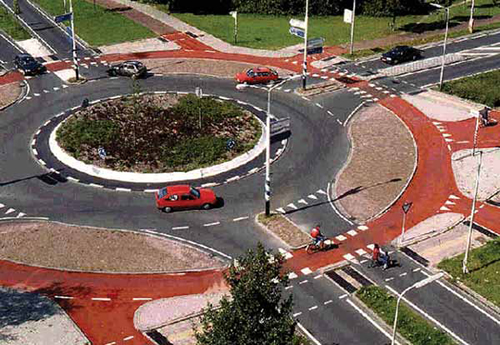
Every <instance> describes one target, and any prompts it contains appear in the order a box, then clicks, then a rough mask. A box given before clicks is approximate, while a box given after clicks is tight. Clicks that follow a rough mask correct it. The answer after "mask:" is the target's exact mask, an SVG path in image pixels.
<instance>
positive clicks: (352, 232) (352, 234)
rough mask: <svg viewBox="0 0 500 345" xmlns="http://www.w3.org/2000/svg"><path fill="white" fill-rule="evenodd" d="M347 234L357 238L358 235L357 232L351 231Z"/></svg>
mask: <svg viewBox="0 0 500 345" xmlns="http://www.w3.org/2000/svg"><path fill="white" fill-rule="evenodd" d="M347 233H348V234H349V235H351V236H356V235H357V234H358V233H357V232H356V230H349V231H348V232H347Z"/></svg>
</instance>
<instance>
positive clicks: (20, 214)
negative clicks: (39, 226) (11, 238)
mask: <svg viewBox="0 0 500 345" xmlns="http://www.w3.org/2000/svg"><path fill="white" fill-rule="evenodd" d="M25 215H26V213H22V212H19V214H18V215H17V216H16V218H22V217H24V216H25Z"/></svg>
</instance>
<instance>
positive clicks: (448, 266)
mask: <svg viewBox="0 0 500 345" xmlns="http://www.w3.org/2000/svg"><path fill="white" fill-rule="evenodd" d="M496 75H497V77H499V76H500V73H497V74H496ZM497 80H498V79H497ZM497 85H498V81H497ZM491 88H495V87H494V86H493V85H490V86H489V89H488V88H486V87H485V88H483V89H481V91H482V92H485V93H489V92H490V91H491V90H490V89H491ZM463 259H464V254H462V255H459V256H456V257H454V258H451V259H445V260H443V261H441V262H440V263H439V265H438V267H439V268H441V269H443V270H445V271H446V272H448V273H449V274H451V275H452V276H453V277H454V278H455V279H457V280H459V281H461V282H462V283H464V284H465V285H467V286H468V287H469V288H471V289H472V290H474V291H475V292H477V293H478V294H480V295H482V296H483V297H485V298H486V299H487V300H489V301H490V302H492V303H493V304H495V305H496V306H498V307H500V289H499V288H498V287H499V286H500V238H497V239H495V240H492V241H489V242H487V243H486V244H485V245H484V246H482V247H480V248H476V249H473V250H471V251H470V252H469V258H468V265H467V268H468V269H469V274H463V273H462V261H463Z"/></svg>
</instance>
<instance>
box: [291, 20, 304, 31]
mask: <svg viewBox="0 0 500 345" xmlns="http://www.w3.org/2000/svg"><path fill="white" fill-rule="evenodd" d="M289 23H290V26H294V27H296V28H301V29H304V30H305V29H306V22H305V21H303V20H298V19H290V22H289Z"/></svg>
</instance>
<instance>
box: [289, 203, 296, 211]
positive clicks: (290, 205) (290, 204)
mask: <svg viewBox="0 0 500 345" xmlns="http://www.w3.org/2000/svg"><path fill="white" fill-rule="evenodd" d="M286 206H287V207H290V208H293V209H294V210H296V209H298V207H297V206H295V205H294V204H293V203H289V204H288V205H286Z"/></svg>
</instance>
